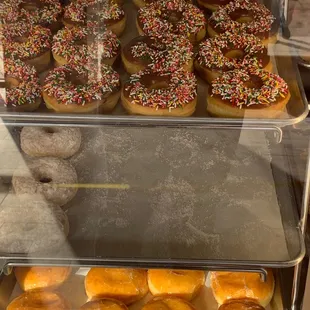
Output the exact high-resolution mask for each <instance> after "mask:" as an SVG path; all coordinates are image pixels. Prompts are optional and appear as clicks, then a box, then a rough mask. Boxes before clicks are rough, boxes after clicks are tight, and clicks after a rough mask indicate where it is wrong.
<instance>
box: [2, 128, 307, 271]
mask: <svg viewBox="0 0 310 310" xmlns="http://www.w3.org/2000/svg"><path fill="white" fill-rule="evenodd" d="M19 131H20V129H19V128H15V130H14V131H13V136H14V135H15V139H16V141H17V143H18V141H19V138H18V137H19ZM82 141H83V142H82V146H81V149H80V151H79V152H78V153H77V154H76V155H74V156H73V157H72V158H71V159H70V162H71V164H72V165H73V166H74V167H75V169H76V171H77V174H78V179H79V184H80V185H81V187H83V184H95V186H94V188H80V189H79V191H78V193H77V195H76V196H75V198H74V199H73V200H72V201H71V202H69V203H68V204H67V205H65V206H64V209H65V210H66V214H67V216H68V218H69V223H70V232H69V236H68V238H67V242H66V243H65V244H64V246H63V247H62V248H60V249H59V250H58V251H53V252H46V253H41V254H38V253H36V254H30V253H29V254H27V255H25V254H18V253H5V252H3V250H2V252H1V254H0V257H1V264H2V267H7V266H13V265H41V264H45V265H46V264H48V265H49V264H53V265H54V264H56V265H62V264H73V265H86V266H93V265H96V266H97V265H106V266H141V267H145V268H149V267H172V268H178V267H182V268H189V269H191V268H206V269H208V268H215V269H216V268H220V269H221V268H229V269H252V270H253V269H254V270H255V269H257V268H258V267H263V268H266V267H279V268H280V267H290V266H294V265H296V264H297V263H298V262H300V261H301V260H302V258H303V256H304V254H305V247H304V240H303V238H302V235H301V232H300V228H299V217H298V214H297V208H296V201H295V198H296V197H295V195H294V191H293V187H292V179H291V171H290V169H289V164H288V162H287V160H288V158H287V156H286V154H285V150H284V148H283V146H282V145H281V144H278V143H277V141H276V139H275V137H274V136H273V135H272V134H270V133H269V132H263V131H256V130H240V131H237V130H234V131H229V130H225V129H220V128H217V129H215V128H210V129H204V128H203V129H193V128H192V129H182V128H178V129H176V128H134V127H118V128H115V127H112V128H96V129H92V128H84V129H83V130H82ZM21 153H22V152H21ZM23 158H24V159H27V157H26V156H24V157H23ZM137 172H139V173H137ZM8 179H9V177H8ZM8 182H10V180H8ZM106 183H109V184H126V185H127V187H126V189H125V190H124V189H119V190H116V189H104V188H101V189H100V188H98V187H99V186H98V185H100V184H106ZM0 210H1V206H0ZM44 237H45V238H46V236H44ZM47 237H48V236H47ZM21 242H23V240H22V239H21ZM274 249H277V250H276V251H275V250H274Z"/></svg>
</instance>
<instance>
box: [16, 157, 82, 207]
mask: <svg viewBox="0 0 310 310" xmlns="http://www.w3.org/2000/svg"><path fill="white" fill-rule="evenodd" d="M76 183H77V174H76V171H75V169H74V167H73V166H72V165H71V164H70V163H69V162H67V161H65V160H63V159H60V158H54V157H42V158H38V159H33V160H30V161H27V162H26V167H22V168H21V169H18V170H17V171H15V172H14V174H13V178H12V184H13V188H14V191H15V193H16V194H17V195H22V194H33V195H34V194H39V195H42V196H43V197H45V199H46V200H47V201H49V202H51V203H53V204H55V205H58V206H63V205H65V204H66V203H67V202H69V201H70V200H71V199H72V198H73V197H74V196H75V194H76V192H77V188H75V187H64V186H58V185H65V184H69V185H70V184H76Z"/></svg>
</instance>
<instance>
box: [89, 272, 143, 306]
mask: <svg viewBox="0 0 310 310" xmlns="http://www.w3.org/2000/svg"><path fill="white" fill-rule="evenodd" d="M85 291H86V295H87V296H88V298H89V299H98V298H102V297H104V298H113V299H116V300H120V301H122V302H123V303H125V304H126V305H130V304H132V303H134V302H136V301H138V300H140V299H142V298H143V297H144V296H145V295H146V294H147V293H148V286H147V278H146V270H142V269H132V268H91V269H90V270H89V272H88V274H87V276H86V278H85Z"/></svg>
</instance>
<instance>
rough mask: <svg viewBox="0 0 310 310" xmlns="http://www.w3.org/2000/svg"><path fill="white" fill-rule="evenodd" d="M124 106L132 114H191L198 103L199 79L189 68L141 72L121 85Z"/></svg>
mask: <svg viewBox="0 0 310 310" xmlns="http://www.w3.org/2000/svg"><path fill="white" fill-rule="evenodd" d="M121 99H122V105H123V107H124V108H125V110H126V111H127V112H128V113H129V114H139V115H155V116H190V115H192V114H193V113H194V112H195V109H196V104H197V80H196V77H195V75H194V74H193V73H191V72H186V71H181V70H180V71H175V72H171V73H170V72H167V73H164V72H162V73H160V72H152V71H150V70H145V71H140V72H138V73H137V74H133V75H131V76H130V78H129V80H128V81H127V82H126V83H125V84H124V85H123V88H122V94H121Z"/></svg>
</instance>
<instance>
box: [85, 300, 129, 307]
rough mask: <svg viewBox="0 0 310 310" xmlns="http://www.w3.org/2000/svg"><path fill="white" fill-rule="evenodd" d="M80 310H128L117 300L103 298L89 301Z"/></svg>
mask: <svg viewBox="0 0 310 310" xmlns="http://www.w3.org/2000/svg"><path fill="white" fill-rule="evenodd" d="M80 310H128V308H127V307H126V305H125V304H123V303H122V302H121V301H119V300H116V299H109V298H103V299H98V300H93V301H89V302H88V303H86V304H85V305H83V306H82V307H81V308H80Z"/></svg>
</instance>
